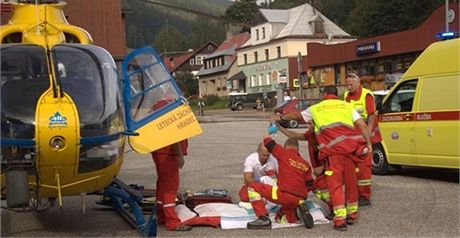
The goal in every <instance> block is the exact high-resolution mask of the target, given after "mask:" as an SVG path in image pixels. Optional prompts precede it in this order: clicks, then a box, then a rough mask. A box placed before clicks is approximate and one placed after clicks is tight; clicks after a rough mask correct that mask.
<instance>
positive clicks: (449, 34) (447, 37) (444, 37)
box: [436, 31, 458, 40]
mask: <svg viewBox="0 0 460 238" xmlns="http://www.w3.org/2000/svg"><path fill="white" fill-rule="evenodd" d="M436 38H439V39H441V40H450V39H454V38H458V32H454V31H449V32H441V33H438V34H436Z"/></svg>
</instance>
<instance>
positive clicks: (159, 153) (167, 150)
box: [151, 97, 192, 231]
mask: <svg viewBox="0 0 460 238" xmlns="http://www.w3.org/2000/svg"><path fill="white" fill-rule="evenodd" d="M170 101H172V99H171V100H170V99H168V98H167V97H165V98H162V99H161V100H159V101H158V102H157V103H156V104H155V105H154V106H153V107H152V110H157V109H159V108H161V107H163V106H165V105H167V104H168V103H169V102H170ZM187 148H188V141H187V140H183V141H180V142H177V143H175V144H172V145H168V146H166V147H163V148H161V149H158V150H156V151H153V152H152V153H151V154H152V158H153V161H154V163H155V169H156V172H157V183H156V204H157V219H158V224H165V226H166V228H167V229H168V230H170V231H189V230H191V229H192V227H191V226H188V225H184V224H182V223H181V221H180V219H179V218H178V217H177V214H176V195H177V192H178V190H179V170H180V169H181V168H182V167H183V166H184V156H185V155H187Z"/></svg>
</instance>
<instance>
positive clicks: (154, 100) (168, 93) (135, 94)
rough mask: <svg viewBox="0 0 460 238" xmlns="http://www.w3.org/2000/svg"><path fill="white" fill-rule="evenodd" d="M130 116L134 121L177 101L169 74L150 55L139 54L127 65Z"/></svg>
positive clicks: (176, 94)
mask: <svg viewBox="0 0 460 238" xmlns="http://www.w3.org/2000/svg"><path fill="white" fill-rule="evenodd" d="M128 76H129V80H130V87H131V92H130V93H131V100H130V103H131V116H132V118H133V119H134V120H135V121H139V120H141V119H143V118H145V117H146V116H147V115H150V114H151V113H153V112H155V111H158V110H160V109H161V108H163V107H164V106H166V105H168V104H170V103H173V102H175V101H177V100H178V99H179V96H180V95H179V93H178V92H177V91H176V89H175V87H174V85H173V83H172V81H171V77H170V74H169V73H168V72H167V71H166V69H165V67H164V66H163V64H162V63H161V62H158V61H157V59H156V58H155V57H153V55H151V54H147V53H144V54H139V55H138V56H136V58H133V59H132V60H131V61H130V62H129V64H128Z"/></svg>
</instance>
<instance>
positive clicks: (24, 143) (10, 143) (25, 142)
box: [1, 138, 35, 147]
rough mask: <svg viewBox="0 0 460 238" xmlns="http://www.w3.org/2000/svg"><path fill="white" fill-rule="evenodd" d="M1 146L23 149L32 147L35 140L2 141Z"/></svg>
mask: <svg viewBox="0 0 460 238" xmlns="http://www.w3.org/2000/svg"><path fill="white" fill-rule="evenodd" d="M1 145H2V146H23V147H34V146H35V140H32V139H4V138H2V140H1Z"/></svg>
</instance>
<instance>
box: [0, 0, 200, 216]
mask: <svg viewBox="0 0 460 238" xmlns="http://www.w3.org/2000/svg"><path fill="white" fill-rule="evenodd" d="M36 2H40V3H36ZM64 5H65V3H64V2H61V1H43V2H42V1H21V2H19V3H16V4H13V7H14V14H13V16H12V18H11V19H10V21H9V24H7V25H4V26H1V27H0V42H1V46H0V50H1V53H0V54H1V163H2V164H1V165H2V166H1V169H2V170H1V175H2V176H1V186H2V195H6V202H7V206H8V207H27V206H29V202H30V200H31V199H34V200H35V201H37V200H39V199H43V198H45V199H46V198H49V199H58V201H59V206H62V197H65V196H74V195H81V194H89V193H95V192H99V191H102V190H103V189H104V188H105V187H107V186H108V185H109V184H111V183H112V181H114V179H115V178H116V177H117V174H118V173H119V171H120V169H121V166H122V163H123V155H124V148H125V139H126V138H127V140H128V142H129V144H130V146H131V147H132V148H133V149H134V150H135V151H137V152H139V153H149V152H150V151H154V150H156V149H158V148H161V147H164V146H166V145H169V144H172V143H175V142H177V141H180V140H183V139H186V138H190V137H192V136H194V135H198V134H200V133H202V130H201V128H200V126H199V123H198V121H197V120H196V118H195V115H194V114H193V112H192V110H191V109H190V107H189V105H188V103H187V101H186V100H185V99H184V98H183V96H182V92H181V91H180V89H179V88H178V86H177V84H176V82H175V80H174V78H173V77H172V75H171V74H170V73H169V72H168V71H167V69H166V67H165V66H164V64H163V62H162V60H161V58H160V57H159V55H158V53H156V51H155V50H154V49H153V48H151V47H144V48H140V49H137V50H134V51H133V52H131V53H130V54H128V55H127V56H126V57H125V61H124V62H123V64H122V67H121V73H122V80H119V77H118V73H117V67H116V65H115V63H114V60H113V58H112V56H111V55H110V54H109V53H108V52H107V51H106V50H105V49H103V48H101V47H98V46H95V45H93V44H92V43H93V42H92V39H91V36H90V34H89V33H88V32H86V31H85V30H84V29H82V28H80V27H77V26H73V25H70V24H69V23H68V22H67V20H66V19H65V15H64V13H63V8H64ZM160 102H162V103H161V105H163V106H161V107H154V105H158V104H159V103H160ZM164 102H167V103H164ZM153 108H155V109H153Z"/></svg>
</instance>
